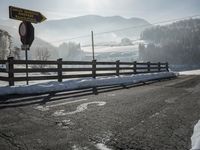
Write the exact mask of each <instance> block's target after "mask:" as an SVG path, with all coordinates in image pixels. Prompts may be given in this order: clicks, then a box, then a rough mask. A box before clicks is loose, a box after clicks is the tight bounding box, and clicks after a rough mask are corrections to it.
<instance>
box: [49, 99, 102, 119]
mask: <svg viewBox="0 0 200 150" xmlns="http://www.w3.org/2000/svg"><path fill="white" fill-rule="evenodd" d="M91 104H97V105H98V106H103V105H105V104H106V102H103V101H95V102H88V103H83V104H81V105H79V106H78V107H77V108H76V110H75V111H72V112H65V110H58V111H56V112H55V113H54V114H53V116H56V117H58V116H66V115H73V114H76V113H79V112H82V111H84V110H86V109H87V106H88V105H91Z"/></svg>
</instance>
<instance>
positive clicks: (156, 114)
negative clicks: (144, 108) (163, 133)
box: [149, 112, 160, 118]
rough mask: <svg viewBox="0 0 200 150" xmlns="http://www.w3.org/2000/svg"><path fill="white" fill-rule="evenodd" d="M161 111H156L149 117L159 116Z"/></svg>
mask: <svg viewBox="0 0 200 150" xmlns="http://www.w3.org/2000/svg"><path fill="white" fill-rule="evenodd" d="M159 114H160V113H158V112H157V113H155V114H153V115H151V116H150V117H149V118H154V117H156V116H158V115H159Z"/></svg>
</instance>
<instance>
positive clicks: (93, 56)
mask: <svg viewBox="0 0 200 150" xmlns="http://www.w3.org/2000/svg"><path fill="white" fill-rule="evenodd" d="M91 35H92V59H93V60H94V59H95V58H94V34H93V31H91Z"/></svg>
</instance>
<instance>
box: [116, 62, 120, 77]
mask: <svg viewBox="0 0 200 150" xmlns="http://www.w3.org/2000/svg"><path fill="white" fill-rule="evenodd" d="M119 71H120V60H117V61H116V75H117V76H119Z"/></svg>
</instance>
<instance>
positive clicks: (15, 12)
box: [9, 6, 46, 23]
mask: <svg viewBox="0 0 200 150" xmlns="http://www.w3.org/2000/svg"><path fill="white" fill-rule="evenodd" d="M9 18H10V19H15V20H21V21H28V22H32V23H40V22H42V21H44V20H46V17H45V16H43V15H42V14H41V13H40V12H37V11H32V10H28V9H23V8H18V7H13V6H9Z"/></svg>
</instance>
